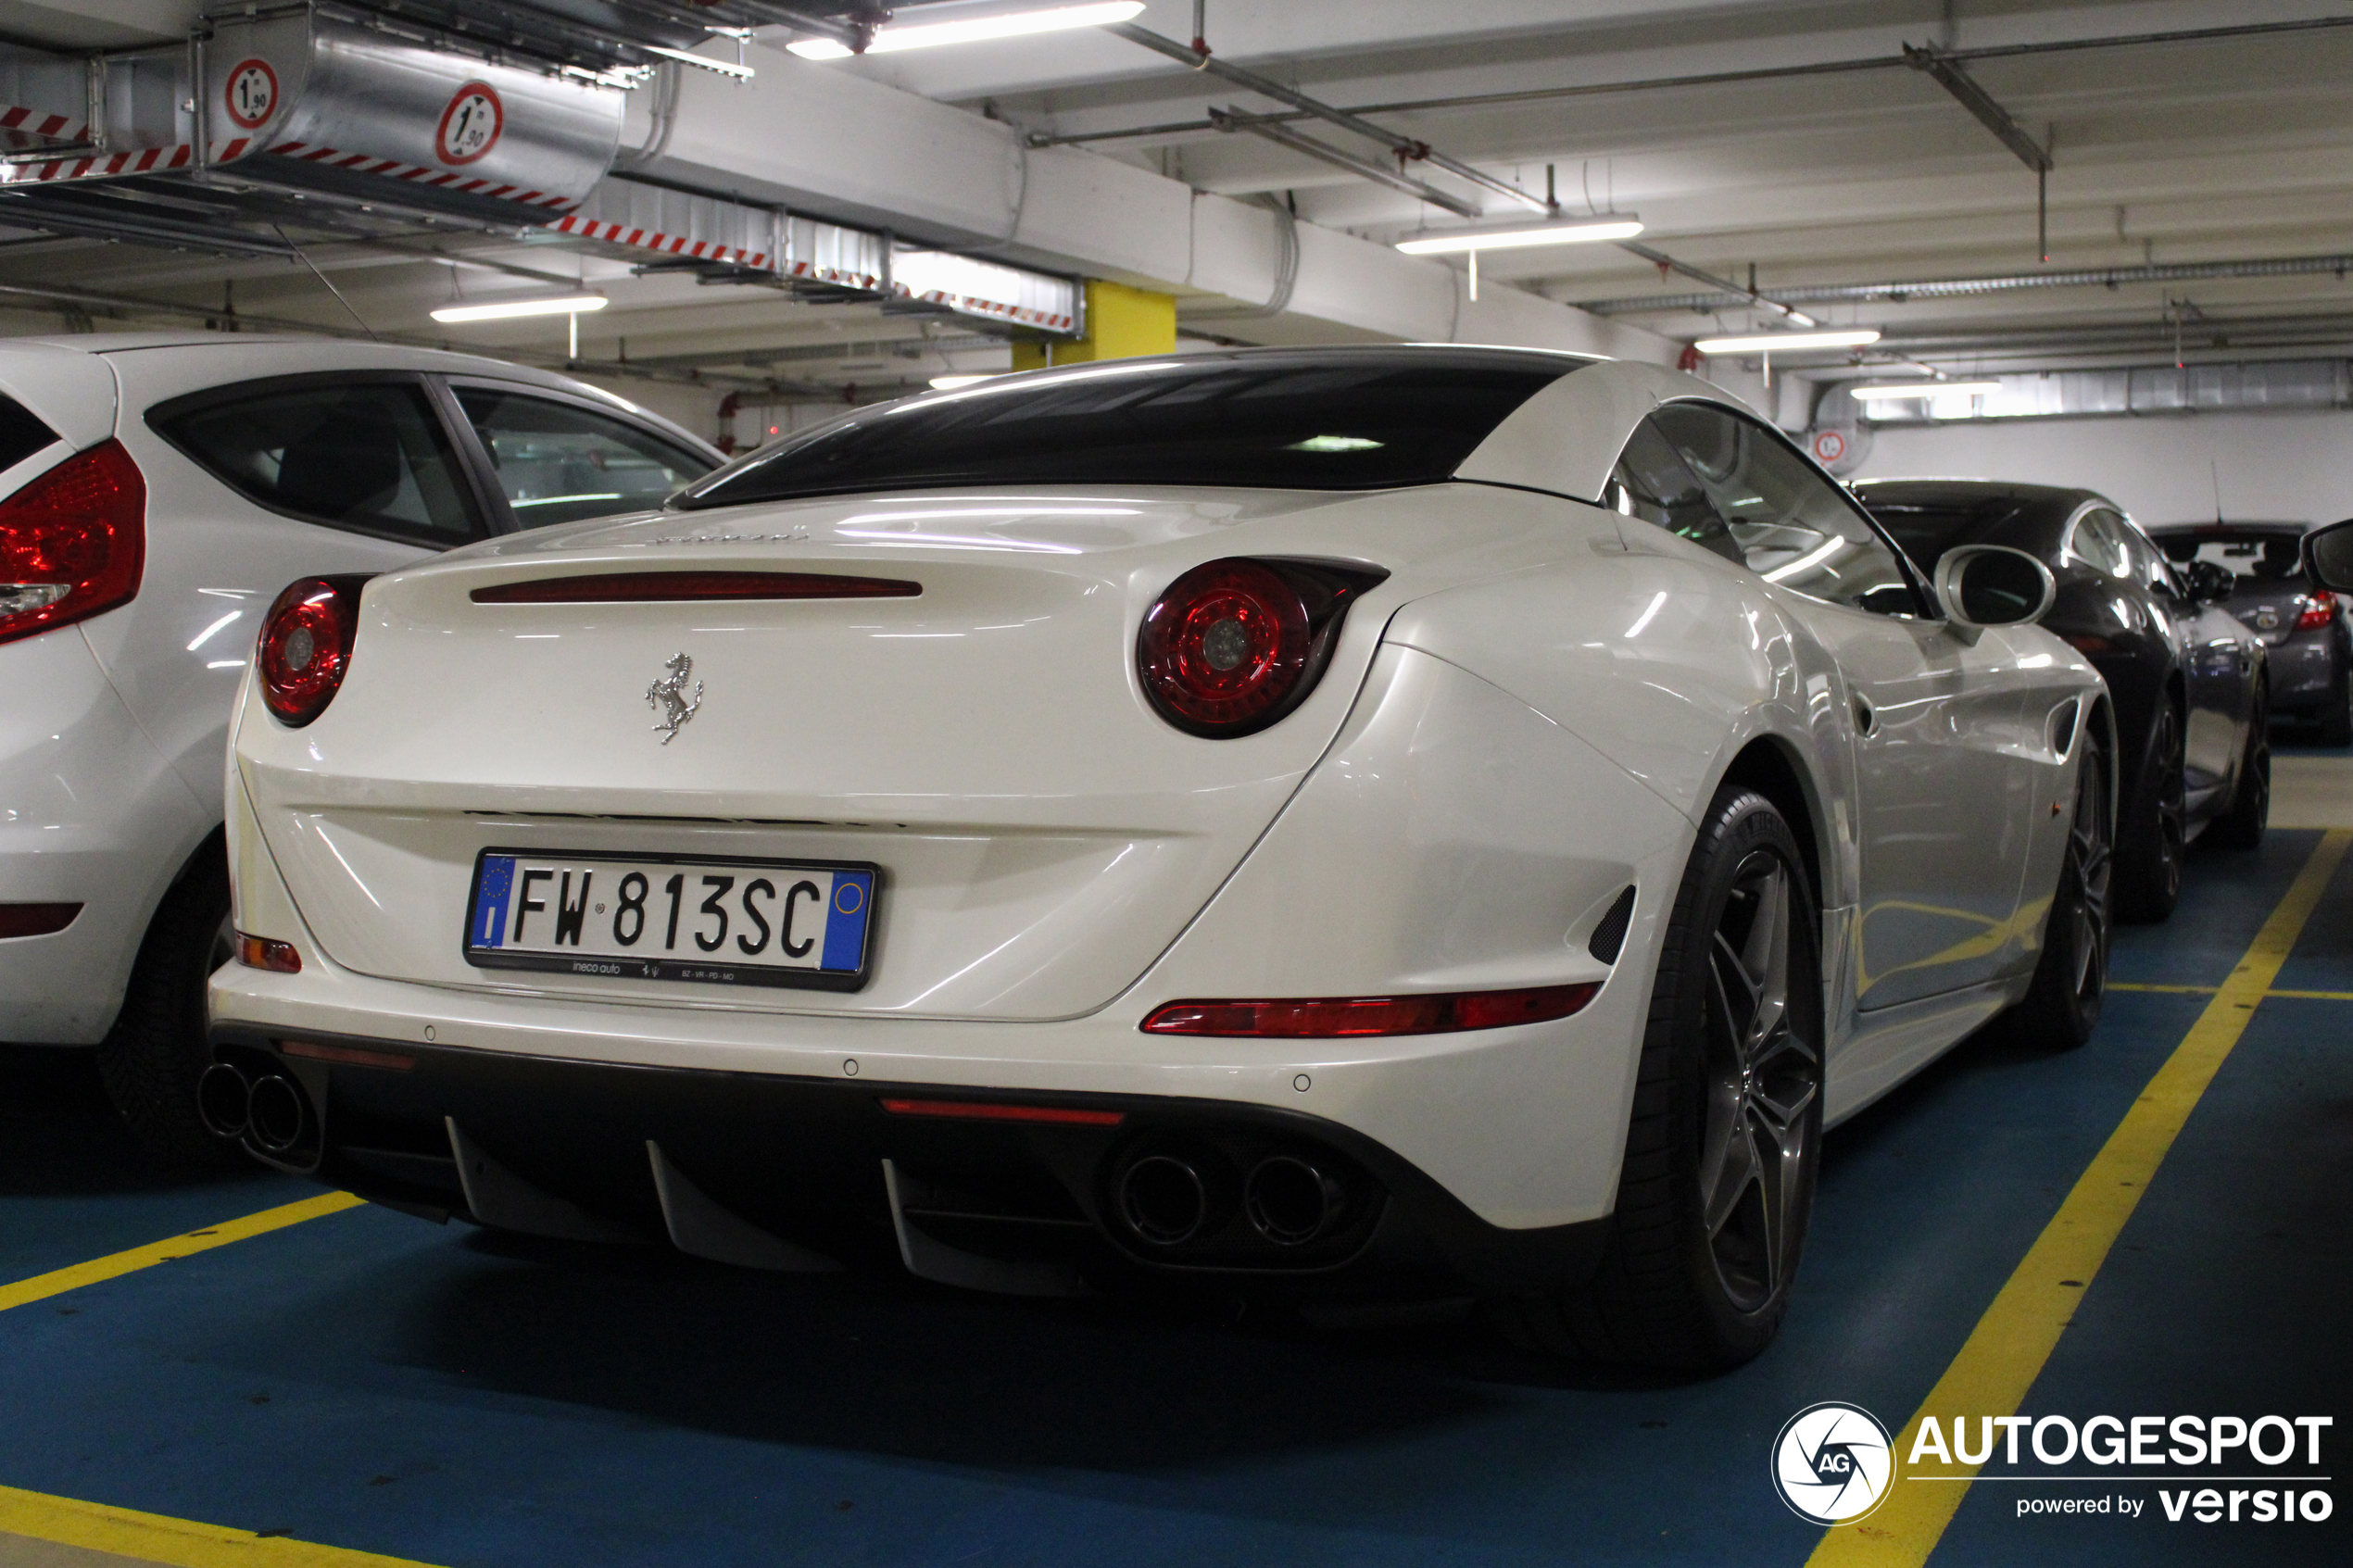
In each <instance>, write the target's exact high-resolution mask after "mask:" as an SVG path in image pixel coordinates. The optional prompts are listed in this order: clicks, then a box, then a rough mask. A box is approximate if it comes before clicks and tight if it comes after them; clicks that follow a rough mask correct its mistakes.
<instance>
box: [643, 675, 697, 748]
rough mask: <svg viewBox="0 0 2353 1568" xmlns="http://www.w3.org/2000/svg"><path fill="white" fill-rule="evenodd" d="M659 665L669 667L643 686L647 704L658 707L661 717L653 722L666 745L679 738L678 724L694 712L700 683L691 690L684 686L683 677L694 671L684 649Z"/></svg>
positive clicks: (684, 678)
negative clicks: (651, 682)
mask: <svg viewBox="0 0 2353 1568" xmlns="http://www.w3.org/2000/svg"><path fill="white" fill-rule="evenodd" d="M662 668H663V669H664V670H667V671H670V673H669V674H667V675H664V676H663V677H662V678H661V680H659V681H656V682H655V683H654V684H652V685H650V686H648V687H647V688H646V706H647V707H648V708H654V709H661V720H660V721H658V722H657V723H655V725H654V726H653V727H654V728H655V729H657V730H660V731H661V744H662V745H664V746H668V745H669V744H670V743H671V742H672V741H673V740H676V739H677V738H678V726H679V725H681V724H683V723H685V722H686V721H687V720H689V719H691V718H693V717H694V716H695V709H698V708H700V707H701V706H702V683H701V682H700V681H697V682H696V683H695V689H694V690H693V691H692V692H689V691H687V690H686V678H687V677H688V676H690V675H692V674H693V673H694V672H695V661H694V660H693V659H689V658H687V657H686V655H685V654H683V653H674V654H672V655H671V656H670V662H669V663H667V664H665V665H663V666H662Z"/></svg>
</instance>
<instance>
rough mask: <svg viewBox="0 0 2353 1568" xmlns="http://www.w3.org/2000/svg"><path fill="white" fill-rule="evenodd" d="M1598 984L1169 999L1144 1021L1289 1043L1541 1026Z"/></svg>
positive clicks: (1172, 1031)
mask: <svg viewBox="0 0 2353 1568" xmlns="http://www.w3.org/2000/svg"><path fill="white" fill-rule="evenodd" d="M1601 988H1602V987H1601V984H1600V983H1599V982H1598V981H1588V982H1585V983H1583V984H1580V985H1537V986H1532V987H1529V988H1528V989H1525V990H1518V991H1456V992H1448V993H1441V994H1439V995H1436V996H1427V997H1294V998H1290V999H1285V1000H1278V1001H1261V1002H1170V1003H1168V1004H1167V1005H1166V1006H1165V1007H1162V1008H1157V1009H1155V1010H1153V1012H1152V1014H1151V1017H1149V1018H1147V1019H1145V1020H1144V1024H1143V1026H1144V1030H1145V1032H1146V1033H1147V1034H1152V1035H1220V1036H1225V1037H1229V1038H1231V1037H1243V1036H1253V1037H1258V1038H1272V1039H1291V1040H1311V1039H1312V1040H1332V1039H1347V1038H1351V1037H1353V1036H1357V1035H1448V1034H1453V1033H1454V1032H1455V1031H1457V1030H1463V1029H1500V1028H1503V1027H1504V1025H1506V1024H1511V1023H1541V1022H1546V1021H1547V1020H1549V1019H1554V1018H1567V1016H1568V1015H1569V1014H1570V1013H1573V1012H1576V1011H1579V1010H1581V1009H1582V1008H1583V1007H1584V1006H1585V1004H1586V1003H1588V1002H1590V1001H1592V999H1593V997H1594V995H1595V994H1596V993H1597V992H1599V991H1600V990H1601Z"/></svg>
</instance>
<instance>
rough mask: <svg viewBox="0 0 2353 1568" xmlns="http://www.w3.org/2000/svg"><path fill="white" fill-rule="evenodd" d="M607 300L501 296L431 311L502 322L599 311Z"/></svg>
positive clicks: (443, 317)
mask: <svg viewBox="0 0 2353 1568" xmlns="http://www.w3.org/2000/svg"><path fill="white" fill-rule="evenodd" d="M607 303H608V301H607V300H606V298H605V296H604V295H600V294H568V295H563V296H561V297H560V298H557V299H502V300H499V301H497V303H496V304H490V305H445V306H443V307H441V308H440V309H438V310H436V311H434V313H433V319H434V320H436V321H503V320H507V319H508V318H510V317H513V316H579V315H584V314H585V313H586V312H588V311H591V310H602V309H603V308H604V307H605V306H606V305H607Z"/></svg>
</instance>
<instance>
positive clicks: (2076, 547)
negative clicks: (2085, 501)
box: [2064, 507, 2147, 582]
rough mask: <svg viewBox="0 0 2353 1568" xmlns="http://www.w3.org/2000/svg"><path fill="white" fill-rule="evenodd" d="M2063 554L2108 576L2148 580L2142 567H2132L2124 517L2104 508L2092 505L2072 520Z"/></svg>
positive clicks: (2131, 556) (2131, 553)
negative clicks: (2138, 570)
mask: <svg viewBox="0 0 2353 1568" xmlns="http://www.w3.org/2000/svg"><path fill="white" fill-rule="evenodd" d="M2064 547H2065V550H2066V553H2067V554H2069V555H2070V556H2073V557H2074V558H2076V559H2077V560H2080V561H2082V563H2083V564H2084V565H2085V566H2088V567H2090V568H2091V569H2092V570H2093V571H2105V572H2107V573H2108V575H2109V576H2110V577H2132V576H2135V575H2138V576H2140V577H2141V578H2142V580H2143V581H2144V582H2145V581H2147V576H2146V571H2145V568H2144V570H2143V571H2140V572H2137V573H2136V572H2135V571H2134V570H2133V567H2134V562H2133V551H2132V546H2130V545H2129V544H2127V543H2126V540H2125V528H2124V520H2123V519H2122V518H2120V517H2118V516H2117V515H2116V514H2115V513H2114V512H2112V511H2109V510H2108V508H2105V507H2095V508H2092V509H2091V510H2090V511H2087V512H2085V513H2084V514H2083V515H2082V516H2081V517H2079V518H2077V519H2076V520H2075V526H2074V527H2072V528H2070V529H2069V530H2068V533H2067V542H2066V545H2065V546H2064Z"/></svg>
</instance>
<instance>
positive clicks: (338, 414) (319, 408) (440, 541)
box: [147, 380, 482, 548]
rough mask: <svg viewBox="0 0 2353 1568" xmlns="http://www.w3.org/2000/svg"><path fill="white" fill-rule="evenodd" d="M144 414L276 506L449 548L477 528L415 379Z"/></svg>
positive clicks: (216, 400)
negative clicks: (412, 380)
mask: <svg viewBox="0 0 2353 1568" xmlns="http://www.w3.org/2000/svg"><path fill="white" fill-rule="evenodd" d="M147 418H148V422H149V423H150V424H152V425H153V426H154V427H155V429H156V431H157V433H158V434H160V435H162V436H163V437H164V438H165V439H166V440H168V441H170V443H171V444H172V445H175V446H177V447H179V448H180V449H181V450H182V452H185V453H186V454H187V455H188V456H189V457H191V458H195V460H196V461H197V462H199V463H201V464H203V465H204V467H205V468H207V469H208V470H210V471H211V473H212V475H213V477H214V478H216V479H219V480H220V482H221V483H224V484H227V485H228V486H229V487H230V488H232V489H233V490H236V491H238V492H240V493H241V494H243V495H245V496H246V497H247V498H249V499H251V500H254V501H258V502H259V503H260V504H261V505H263V506H265V507H269V508H271V509H273V510H276V511H282V512H291V513H293V514H295V515H296V516H297V517H302V518H308V519H309V520H311V521H315V522H324V523H330V524H333V525H334V526H336V527H339V528H346V529H349V530H351V531H353V532H354V533H372V534H378V535H381V536H383V537H386V538H393V539H402V540H409V541H411V542H413V543H416V544H420V545H432V546H440V547H442V548H447V547H448V546H452V545H462V544H464V543H465V542H466V541H467V540H469V539H472V538H475V537H478V536H479V535H480V533H482V528H481V526H480V523H479V521H478V520H477V519H476V517H475V513H474V508H473V506H472V502H471V501H470V500H469V499H468V496H467V494H466V487H465V482H464V481H463V479H461V478H460V477H459V470H458V463H457V458H456V456H455V454H454V453H453V452H452V451H451V449H450V445H449V441H448V438H447V436H446V435H445V434H444V433H443V432H442V426H441V420H440V419H439V418H438V417H437V416H436V415H435V414H434V408H433V405H432V404H431V403H429V402H428V401H427V400H426V397H425V392H424V389H423V388H422V386H419V385H418V384H416V383H413V382H408V381H397V382H312V381H308V380H306V381H304V382H302V383H278V384H275V385H271V384H269V383H262V384H261V385H260V386H258V387H256V388H254V389H253V390H251V391H244V390H239V389H233V390H231V391H229V392H227V393H225V394H220V393H208V394H200V395H197V396H196V397H194V398H187V399H182V400H179V401H177V402H173V403H168V404H165V405H163V406H161V407H160V408H156V409H154V410H152V411H151V412H150V413H149V414H148V416H147Z"/></svg>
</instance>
